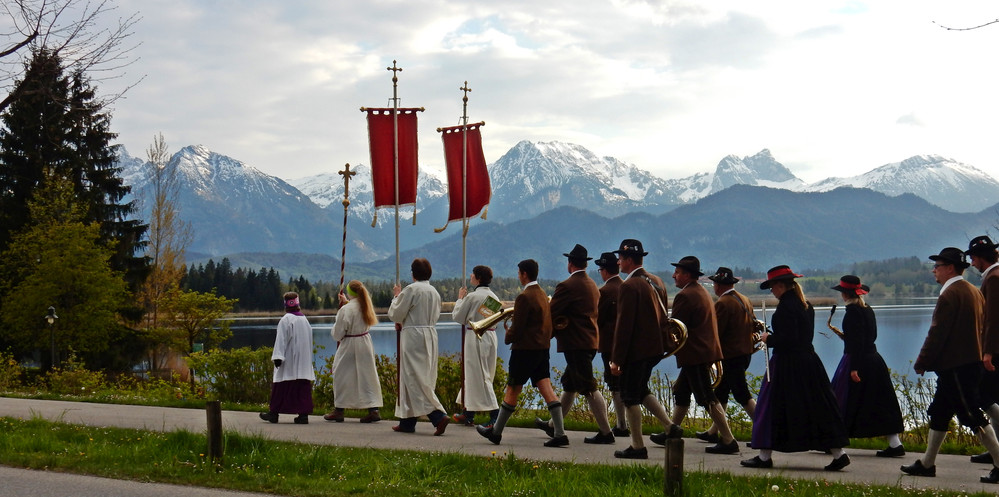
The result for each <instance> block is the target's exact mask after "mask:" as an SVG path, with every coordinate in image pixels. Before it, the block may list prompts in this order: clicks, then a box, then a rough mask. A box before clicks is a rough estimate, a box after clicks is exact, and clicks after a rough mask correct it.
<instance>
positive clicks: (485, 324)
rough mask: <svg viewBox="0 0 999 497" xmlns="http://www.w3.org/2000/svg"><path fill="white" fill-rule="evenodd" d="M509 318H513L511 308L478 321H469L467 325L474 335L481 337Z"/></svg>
mask: <svg viewBox="0 0 999 497" xmlns="http://www.w3.org/2000/svg"><path fill="white" fill-rule="evenodd" d="M511 318H513V307H510V308H508V309H503V310H501V311H499V312H497V313H494V314H492V315H490V316H487V317H485V318H482V319H480V320H478V321H471V322H469V323H468V325H469V327H471V329H472V331H473V332H475V334H476V335H478V336H482V335H483V334H484V333H485V332H486V330H489V329H491V328H495V327H496V325H498V324H499V323H500V322H501V321H504V322H505V321H508V320H509V319H511Z"/></svg>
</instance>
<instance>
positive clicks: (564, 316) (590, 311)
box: [550, 271, 600, 352]
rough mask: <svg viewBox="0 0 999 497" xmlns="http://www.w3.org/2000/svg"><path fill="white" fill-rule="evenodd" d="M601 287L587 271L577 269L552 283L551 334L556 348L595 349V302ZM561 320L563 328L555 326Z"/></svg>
mask: <svg viewBox="0 0 999 497" xmlns="http://www.w3.org/2000/svg"><path fill="white" fill-rule="evenodd" d="M599 300H600V291H599V290H597V284H596V283H594V282H593V279H592V278H590V277H589V276H588V275H587V274H586V271H576V272H575V273H572V274H571V275H569V277H568V278H566V279H565V280H564V281H562V282H561V283H559V284H558V285H557V286H556V287H555V293H553V294H552V300H551V304H550V305H551V314H552V323H553V327H552V334H553V335H554V336H555V340H556V341H557V342H558V351H559V352H565V351H567V350H597V345H598V344H599V342H598V337H597V302H598V301H599ZM559 320H563V321H567V322H568V324H567V325H566V327H565V328H562V329H560V330H559V329H555V328H554V323H555V322H557V321H559Z"/></svg>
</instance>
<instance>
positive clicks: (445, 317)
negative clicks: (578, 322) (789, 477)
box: [223, 300, 933, 377]
mask: <svg viewBox="0 0 999 497" xmlns="http://www.w3.org/2000/svg"><path fill="white" fill-rule="evenodd" d="M930 302H931V303H917V304H896V305H874V311H875V314H876V315H877V319H878V340H877V346H878V351H879V352H880V353H881V355H882V356H883V357H884V359H885V362H886V363H888V367H889V368H891V369H892V371H895V372H900V373H901V372H904V373H905V374H907V375H910V376H911V375H913V374H914V373H913V372H912V362H913V361H915V359H916V356H917V355H918V354H919V348H920V347H921V346H922V344H923V339H924V338H925V337H926V331H927V330H928V329H929V326H930V318H931V316H932V314H933V303H932V300H931V301H930ZM829 309H830V308H829V307H828V306H827V307H817V308H816V309H815V332H816V333H815V340H814V341H813V344H814V345H815V350H816V352H817V353H818V354H819V357H821V358H822V362H823V364H824V365H825V367H826V371H827V372H828V373H829V376H830V377H831V376H832V374H833V373H834V372H835V370H836V366H837V365H838V364H839V360H840V357H841V356H842V355H843V341H842V340H840V339H839V337H837V336H836V335H834V334H833V332H832V331H831V330H829V328H828V327H827V326H826V320H827V319H828V318H829ZM771 313H772V310H768V315H767V317H768V319H767V321H768V322H769V316H770V314H771ZM757 317H762V316H761V315H760V313H759V310H757ZM278 319H279V318H246V319H239V320H236V321H235V322H234V323H233V325H232V330H233V337H232V338H231V339H230V340H228V341H226V343H225V344H223V346H224V347H226V348H236V347H245V346H249V347H253V348H257V347H270V346H273V345H274V336H275V333H276V332H275V327H276V325H277V321H278ZM450 319H451V315H450V314H441V320H440V321H439V322H438V325H437V335H438V348H439V351H440V353H441V354H442V355H445V354H454V353H458V352H459V351H460V349H461V328H460V326H459V325H458V324H457V323H454V322H452V321H450ZM842 319H843V306H840V307H839V308H838V309H837V311H836V314H835V316H834V317H833V325H835V326H837V327H841V324H842ZM310 321H311V322H312V330H313V340H314V342H315V344H316V345H317V346H320V345H321V346H323V347H324V348H322V349H320V350H319V351H318V352H317V354H316V355H317V357H316V364H324V363H325V358H326V357H327V356H331V355H333V354H334V353H335V352H336V343H335V342H334V341H333V339H332V337H331V336H330V332H331V331H332V329H333V319H332V318H331V317H318V318H310ZM499 333H502V331H501V330H500V331H499ZM821 333H825V336H824V335H822V334H821ZM371 336H372V338H373V339H374V344H375V353H376V354H384V355H387V356H390V357H391V356H394V355H395V347H396V345H395V328H394V326H393V324H392V323H378V324H377V325H375V326H374V327H373V328H372V329H371ZM500 340H502V337H501V338H500ZM499 355H500V357H501V358H502V359H503V360H504V361H506V360H507V359H508V358H509V357H510V349H509V348H508V346H505V345H502V344H500V348H499ZM595 361H596V364H597V366H598V367H600V362H599V359H596V360H595ZM551 364H552V366H553V367H557V368H559V369H562V368H564V366H565V362H564V361H563V359H562V355H561V354H558V353H556V352H555V341H554V340H552V348H551ZM601 369H602V368H601ZM658 369H659V370H660V371H661V372H663V373H666V374H668V375H670V377H675V376H676V373H677V371H678V370H677V368H676V360H675V359H673V358H668V359H666V360H664V361H663V362H661V363H660V364H659V366H658ZM749 371H750V372H751V373H753V374H755V375H762V374H763V354H762V353H757V354H756V355H755V356H754V357H753V362H752V364H751V365H750V368H749Z"/></svg>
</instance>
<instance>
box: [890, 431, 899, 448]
mask: <svg viewBox="0 0 999 497" xmlns="http://www.w3.org/2000/svg"><path fill="white" fill-rule="evenodd" d="M900 445H902V440H900V439H899V438H898V433H892V434H891V435H888V446H889V447H898V446H900Z"/></svg>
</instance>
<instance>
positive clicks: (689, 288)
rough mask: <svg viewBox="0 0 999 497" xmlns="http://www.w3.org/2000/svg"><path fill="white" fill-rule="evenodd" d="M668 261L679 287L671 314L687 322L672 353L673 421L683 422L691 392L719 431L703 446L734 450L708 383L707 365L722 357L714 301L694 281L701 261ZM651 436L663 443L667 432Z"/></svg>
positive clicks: (711, 450)
mask: <svg viewBox="0 0 999 497" xmlns="http://www.w3.org/2000/svg"><path fill="white" fill-rule="evenodd" d="M670 264H672V265H673V267H675V268H676V269H675V270H674V271H673V281H674V282H675V283H676V287H677V288H679V289H680V292H679V293H677V294H676V297H673V315H672V316H673V319H676V320H679V321H680V322H682V323H683V324H685V325H686V326H687V342H686V344H685V345H684V346H683V347H682V348H681V349H680V350H678V351H677V352H676V354H675V355H676V365H677V367H679V368H680V374H679V375H678V376H677V377H676V382H675V383H674V384H673V419H672V421H673V424H674V425H676V426H680V424H681V423H683V419H684V418H686V417H687V411H688V410H689V409H690V395H691V394H693V395H694V400H695V401H696V402H697V404H698V405H700V406H702V407H704V408H705V409H707V411H708V415H709V416H711V421H712V422H714V424H715V426H717V427H718V431H719V434H720V437H719V438H720V440H719V441H718V443H716V444H715V445H713V446H711V447H705V449H704V450H705V451H706V452H708V453H710V454H737V453H738V452H739V442H737V441H736V440H735V437H733V436H732V430H731V429H729V426H728V418H727V417H726V416H725V411H724V410H723V409H722V407H721V402H718V399H717V398H716V397H715V392H714V389H713V388H712V387H711V383H712V382H711V379H710V371H709V369H710V368H711V365H712V364H713V363H715V362H718V361H721V359H722V349H721V344H720V343H719V341H718V320H717V318H716V317H715V308H714V303H712V301H711V296H710V295H708V291H707V290H705V289H704V287H703V286H701V284H700V283H698V282H697V279H698V278H699V277H701V276H703V275H704V273H702V272H701V261H700V260H698V258H697V257H694V256H692V255H688V256H686V257H684V258H682V259H680V261H679V262H671V263H670ZM650 438H651V439H652V441H653V442H655V443H658V444H665V443H666V438H667V434H666V433H656V434H653V435H652V436H651V437H650Z"/></svg>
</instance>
